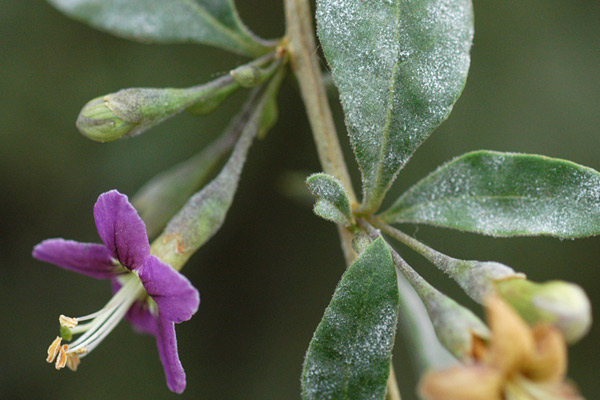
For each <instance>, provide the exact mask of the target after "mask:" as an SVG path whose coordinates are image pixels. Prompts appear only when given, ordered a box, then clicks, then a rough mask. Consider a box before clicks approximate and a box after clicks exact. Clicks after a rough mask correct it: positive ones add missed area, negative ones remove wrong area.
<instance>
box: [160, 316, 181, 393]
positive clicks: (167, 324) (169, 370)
mask: <svg viewBox="0 0 600 400" xmlns="http://www.w3.org/2000/svg"><path fill="white" fill-rule="evenodd" d="M156 346H157V347H158V355H159V356H160V361H161V362H162V365H163V368H164V370H165V375H166V377H167V385H168V386H169V389H171V390H172V391H173V392H175V393H183V391H184V390H185V372H184V371H183V366H182V365H181V361H179V354H177V338H176V337H175V324H174V323H173V322H172V321H169V320H168V319H166V318H164V317H160V318H159V319H158V334H157V335H156Z"/></svg>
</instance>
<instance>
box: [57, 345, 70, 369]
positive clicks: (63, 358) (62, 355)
mask: <svg viewBox="0 0 600 400" xmlns="http://www.w3.org/2000/svg"><path fill="white" fill-rule="evenodd" d="M67 350H69V345H68V344H63V345H62V346H61V347H60V350H59V352H58V357H57V358H56V364H54V367H55V368H56V369H63V368H64V367H65V365H66V364H67Z"/></svg>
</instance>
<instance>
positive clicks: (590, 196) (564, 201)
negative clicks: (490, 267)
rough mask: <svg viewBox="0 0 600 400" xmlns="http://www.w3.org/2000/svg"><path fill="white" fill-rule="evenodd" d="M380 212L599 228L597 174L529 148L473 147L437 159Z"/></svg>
mask: <svg viewBox="0 0 600 400" xmlns="http://www.w3.org/2000/svg"><path fill="white" fill-rule="evenodd" d="M381 218H382V219H383V220H385V221H386V222H388V223H403V222H409V223H424V224H432V225H436V226H442V227H446V228H455V229H459V230H463V231H468V232H477V233H483V234H486V235H492V236H538V235H548V236H556V237H561V238H576V237H584V236H592V235H598V234H600V173H598V172H597V171H595V170H593V169H591V168H587V167H583V166H581V165H577V164H575V163H572V162H570V161H565V160H559V159H556V158H549V157H544V156H538V155H532V154H514V153H498V152H493V151H476V152H472V153H467V154H464V155H462V156H460V157H458V158H455V159H454V160H452V161H450V162H448V163H447V164H445V165H442V166H441V167H440V168H438V169H437V170H436V171H434V172H433V173H432V174H430V175H429V176H427V177H426V178H425V179H423V180H422V181H420V182H419V183H417V184H416V185H415V186H413V187H412V188H411V189H410V190H408V191H407V192H406V193H405V194H404V195H402V196H401V197H400V198H399V199H398V200H397V201H396V202H395V203H394V204H393V205H392V207H390V209H389V210H387V211H386V212H385V213H383V214H382V215H381Z"/></svg>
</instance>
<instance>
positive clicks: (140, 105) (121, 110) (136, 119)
mask: <svg viewBox="0 0 600 400" xmlns="http://www.w3.org/2000/svg"><path fill="white" fill-rule="evenodd" d="M189 97H190V92H188V91H186V90H185V89H151V88H131V89H123V90H120V91H118V92H116V93H111V94H108V95H106V96H103V97H98V98H96V99H94V100H92V101H90V102H89V103H87V104H86V105H85V106H84V107H83V109H82V110H81V113H80V114H79V117H78V118H77V128H78V129H79V131H80V132H81V133H82V134H83V135H84V136H86V137H87V138H89V139H91V140H94V141H96V142H100V143H105V142H112V141H115V140H117V139H120V138H122V137H129V136H134V135H137V134H139V133H141V132H143V131H145V130H146V129H148V128H150V127H152V126H154V125H156V124H158V123H160V122H161V121H163V120H164V119H166V118H168V117H170V116H172V115H175V114H176V113H178V112H179V111H181V110H182V105H187V104H189V103H190V100H189Z"/></svg>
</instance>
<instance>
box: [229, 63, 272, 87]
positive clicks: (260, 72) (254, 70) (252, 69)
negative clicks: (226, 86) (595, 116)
mask: <svg viewBox="0 0 600 400" xmlns="http://www.w3.org/2000/svg"><path fill="white" fill-rule="evenodd" d="M271 59H272V57H271V56H267V57H264V58H262V59H260V58H259V59H257V60H255V61H254V62H251V63H249V64H245V65H241V66H239V67H237V68H236V69H234V70H231V71H230V72H229V75H231V77H232V78H233V79H234V80H235V81H236V82H237V83H239V84H240V85H241V86H242V87H245V88H252V87H255V86H258V85H260V84H261V83H263V82H264V81H266V80H267V79H268V78H270V77H271V76H272V75H273V73H274V72H275V70H276V69H277V67H278V66H279V65H280V64H281V59H278V60H277V61H275V62H273V63H271V65H269V66H268V67H263V64H265V61H269V60H271Z"/></svg>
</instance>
